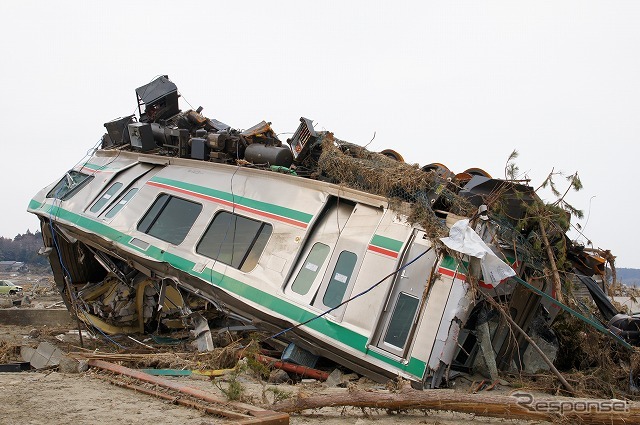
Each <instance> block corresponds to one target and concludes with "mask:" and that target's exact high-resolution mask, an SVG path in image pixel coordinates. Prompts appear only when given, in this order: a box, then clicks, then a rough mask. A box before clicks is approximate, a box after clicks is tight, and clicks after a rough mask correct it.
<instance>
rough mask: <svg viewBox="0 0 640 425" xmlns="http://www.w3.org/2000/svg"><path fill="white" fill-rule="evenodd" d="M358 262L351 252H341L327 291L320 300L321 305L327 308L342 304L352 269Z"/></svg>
mask: <svg viewBox="0 0 640 425" xmlns="http://www.w3.org/2000/svg"><path fill="white" fill-rule="evenodd" d="M356 261H358V256H357V255H356V254H354V253H353V252H351V251H342V252H341V253H340V257H338V262H337V263H336V267H335V269H334V270H333V275H332V276H331V280H330V281H329V285H328V286H327V290H326V292H325V293H324V298H322V303H323V304H324V305H325V306H327V307H331V308H334V307H337V306H338V305H340V303H341V302H342V298H343V297H344V294H345V292H346V291H347V286H349V280H350V279H351V275H352V274H353V269H354V268H355V266H356Z"/></svg>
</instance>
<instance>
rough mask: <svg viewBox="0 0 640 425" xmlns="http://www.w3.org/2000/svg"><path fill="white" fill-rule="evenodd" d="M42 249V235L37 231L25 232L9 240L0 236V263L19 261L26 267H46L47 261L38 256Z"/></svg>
mask: <svg viewBox="0 0 640 425" xmlns="http://www.w3.org/2000/svg"><path fill="white" fill-rule="evenodd" d="M40 247H42V234H41V233H40V232H39V231H38V232H36V233H31V231H29V230H27V232H26V233H24V234H18V235H17V236H16V237H15V238H13V239H9V238H5V237H2V236H0V261H20V262H23V263H26V264H28V265H37V266H46V265H47V264H49V263H48V262H47V259H46V258H45V257H43V256H41V255H38V250H39V249H40Z"/></svg>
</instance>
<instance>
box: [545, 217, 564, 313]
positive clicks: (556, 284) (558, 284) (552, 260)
mask: <svg viewBox="0 0 640 425" xmlns="http://www.w3.org/2000/svg"><path fill="white" fill-rule="evenodd" d="M540 236H542V242H544V247H545V249H546V250H547V257H549V264H550V265H551V272H552V273H553V289H554V291H555V293H556V299H557V300H558V301H560V302H564V301H563V299H562V281H561V280H560V273H558V266H557V265H556V257H555V256H554V255H553V250H552V249H551V244H550V243H549V238H547V231H546V229H545V225H544V217H540Z"/></svg>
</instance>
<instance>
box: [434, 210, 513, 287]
mask: <svg viewBox="0 0 640 425" xmlns="http://www.w3.org/2000/svg"><path fill="white" fill-rule="evenodd" d="M440 240H441V241H442V243H444V244H445V245H446V246H447V247H449V248H451V249H453V250H454V251H457V252H460V253H462V254H466V255H470V256H472V257H476V258H479V259H480V265H481V267H482V277H483V280H484V282H485V283H486V284H488V285H491V286H492V287H496V286H498V284H499V283H500V282H501V281H503V280H504V279H506V278H508V277H511V276H515V274H516V272H514V271H513V269H512V268H511V267H509V265H508V264H506V263H505V262H504V261H502V260H501V259H500V258H498V256H497V255H496V254H494V253H493V251H492V250H491V248H489V247H488V246H487V244H485V243H484V241H483V240H482V238H480V236H478V234H477V233H476V232H475V231H474V230H473V229H472V228H471V227H469V219H464V220H459V221H457V222H456V223H455V224H454V225H453V226H451V229H450V230H449V237H446V238H440Z"/></svg>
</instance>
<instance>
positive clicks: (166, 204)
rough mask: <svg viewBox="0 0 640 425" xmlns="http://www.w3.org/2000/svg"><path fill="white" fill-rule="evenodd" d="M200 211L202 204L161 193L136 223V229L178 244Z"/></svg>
mask: <svg viewBox="0 0 640 425" xmlns="http://www.w3.org/2000/svg"><path fill="white" fill-rule="evenodd" d="M200 211H202V205H200V204H198V203H195V202H192V201H187V200H186V199H181V198H176V197H174V196H170V195H167V194H162V195H160V196H158V198H156V200H155V202H154V203H153V205H151V208H149V210H148V211H147V213H146V214H145V215H144V217H143V218H142V220H141V221H140V223H139V224H138V230H139V231H141V232H143V233H146V234H148V235H151V236H154V237H156V238H158V239H162V240H163V241H167V242H169V243H172V244H174V245H180V244H181V243H182V241H184V238H185V237H186V236H187V233H189V230H191V226H193V223H194V222H195V221H196V218H198V215H199V214H200Z"/></svg>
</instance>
